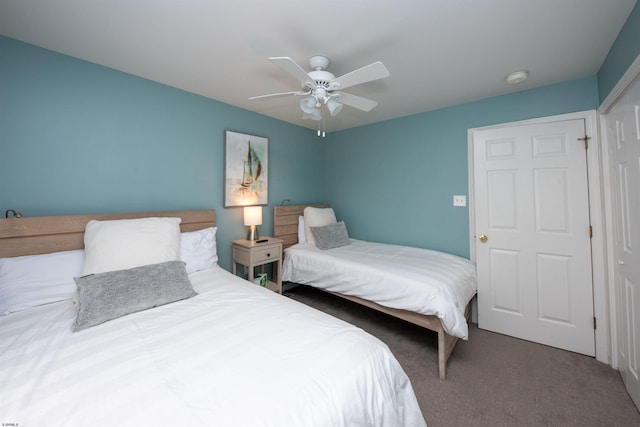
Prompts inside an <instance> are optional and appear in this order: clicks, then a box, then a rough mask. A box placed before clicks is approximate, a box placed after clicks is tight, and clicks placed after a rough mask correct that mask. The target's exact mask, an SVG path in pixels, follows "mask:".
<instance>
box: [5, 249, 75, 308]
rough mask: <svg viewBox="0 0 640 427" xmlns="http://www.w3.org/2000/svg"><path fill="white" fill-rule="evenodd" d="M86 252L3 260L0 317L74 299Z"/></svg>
mask: <svg viewBox="0 0 640 427" xmlns="http://www.w3.org/2000/svg"><path fill="white" fill-rule="evenodd" d="M83 264H84V251H83V250H81V249H79V250H75V251H64V252H54V253H51V254H43V255H27V256H20V257H13V258H0V315H2V316H4V315H7V314H9V313H15V312H18V311H21V310H26V309H28V308H32V307H37V306H39V305H43V304H50V303H52V302H58V301H63V300H66V299H72V298H73V296H74V294H75V292H76V284H75V282H74V280H73V278H74V277H76V276H79V275H80V273H81V272H82V266H83Z"/></svg>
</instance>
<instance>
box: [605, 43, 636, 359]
mask: <svg viewBox="0 0 640 427" xmlns="http://www.w3.org/2000/svg"><path fill="white" fill-rule="evenodd" d="M638 75H640V55H638V56H637V57H636V59H635V60H634V61H633V62H632V63H631V65H630V66H629V68H628V69H627V71H625V73H624V74H623V75H622V77H621V78H620V80H618V82H617V83H616V85H615V86H614V87H613V89H611V91H610V92H609V94H608V95H607V97H606V98H605V99H604V101H602V103H601V104H600V106H599V107H598V119H599V126H600V128H599V129H600V132H601V136H600V139H601V141H602V143H601V147H600V149H601V152H602V154H601V155H602V165H603V168H602V173H603V185H604V188H606V189H608V191H606V192H605V197H606V200H605V203H604V205H605V210H606V212H605V219H606V222H605V227H606V241H605V244H606V245H608V247H609V248H611V250H610V251H608V254H607V262H608V263H609V264H608V265H611V266H612V268H610V269H608V271H607V281H608V283H609V284H610V285H609V289H608V299H609V301H610V303H609V315H610V319H611V322H610V323H611V326H610V329H611V336H610V341H611V344H610V345H611V347H610V348H611V366H612V367H613V368H614V369H618V325H617V323H616V319H617V313H618V306H617V298H616V286H615V284H616V283H617V272H616V269H615V268H613V266H614V265H615V261H616V260H615V259H614V258H615V257H614V255H615V254H614V251H613V248H614V245H615V242H614V236H615V234H614V218H613V200H612V197H611V192H612V191H614V190H615V189H614V188H613V178H612V177H611V173H610V166H611V159H610V158H609V152H608V150H607V146H608V144H609V141H608V139H607V133H606V132H605V131H604V129H606V125H607V123H606V119H607V114H608V113H609V111H610V110H611V107H613V105H614V104H615V103H616V101H617V100H618V98H620V96H622V95H623V94H624V93H625V91H626V90H627V88H628V87H629V86H630V85H631V84H632V83H633V81H634V80H635V78H636V77H637V76H638Z"/></svg>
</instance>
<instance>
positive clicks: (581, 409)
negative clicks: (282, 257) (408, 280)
mask: <svg viewBox="0 0 640 427" xmlns="http://www.w3.org/2000/svg"><path fill="white" fill-rule="evenodd" d="M285 295H286V296H288V297H290V298H292V299H295V300H297V301H299V302H302V303H304V304H307V305H310V306H312V307H315V308H317V309H319V310H322V311H324V312H326V313H329V314H331V315H333V316H335V317H338V318H341V319H343V320H345V321H347V322H349V323H352V324H354V325H356V326H358V327H360V328H362V329H364V330H366V331H367V332H369V333H371V334H372V335H374V336H376V337H378V338H380V339H381V340H382V341H384V342H385V343H386V344H387V345H388V346H389V347H390V348H391V351H392V352H393V354H394V355H395V356H396V358H397V359H398V361H399V362H400V364H401V365H402V367H403V368H404V370H405V372H406V373H407V375H408V376H409V378H410V379H411V384H412V385H413V388H414V390H415V392H416V396H417V397H418V401H419V403H420V408H421V409H422V413H423V415H424V417H425V420H426V421H427V424H428V425H429V427H441V426H442V427H445V426H446V427H448V426H456V427H463V426H518V427H520V426H523V427H524V426H581V427H590V426H607V427H613V426H620V427H623V426H624V427H631V426H640V412H638V410H637V409H636V407H635V406H634V404H633V402H632V401H631V399H630V397H629V395H628V394H627V392H626V390H625V388H624V384H623V383H622V380H621V378H620V375H619V374H618V372H617V371H616V370H613V369H612V368H611V367H610V366H608V365H605V364H602V363H600V362H598V361H596V360H595V359H594V358H592V357H587V356H582V355H579V354H575V353H571V352H567V351H564V350H559V349H555V348H551V347H547V346H544V345H540V344H535V343H531V342H528V341H523V340H519V339H517V338H511V337H507V336H504V335H500V334H496V333H492V332H488V331H484V330H481V329H478V328H477V327H476V325H471V326H470V331H469V340H468V341H462V340H460V341H458V345H457V347H456V349H455V350H454V352H453V354H452V356H451V358H450V359H449V363H448V367H447V380H446V381H440V380H439V379H438V368H437V367H438V360H437V344H436V334H435V333H433V332H431V331H428V330H425V329H422V328H419V327H417V326H414V325H411V324H409V323H406V322H403V321H401V320H398V319H394V318H392V317H389V316H387V315H384V314H382V313H378V312H375V311H373V310H370V309H367V308H365V307H362V306H359V305H357V304H355V303H352V302H350V301H346V300H344V299H342V298H339V297H335V296H333V295H329V294H326V293H324V292H322V291H318V290H315V289H313V288H309V287H306V286H298V287H295V288H293V289H290V290H288V291H286V292H285Z"/></svg>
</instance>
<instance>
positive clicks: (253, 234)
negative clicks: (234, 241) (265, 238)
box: [247, 225, 260, 240]
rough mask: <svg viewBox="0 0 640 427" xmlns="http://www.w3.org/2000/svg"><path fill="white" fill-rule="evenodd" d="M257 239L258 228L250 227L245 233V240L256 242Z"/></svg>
mask: <svg viewBox="0 0 640 427" xmlns="http://www.w3.org/2000/svg"><path fill="white" fill-rule="evenodd" d="M259 238H260V236H259V235H258V228H257V227H256V226H255V225H250V226H249V231H247V240H258V239H259Z"/></svg>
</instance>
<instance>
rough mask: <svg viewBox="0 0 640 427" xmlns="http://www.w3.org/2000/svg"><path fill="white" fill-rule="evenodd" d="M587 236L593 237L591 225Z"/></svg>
mask: <svg viewBox="0 0 640 427" xmlns="http://www.w3.org/2000/svg"><path fill="white" fill-rule="evenodd" d="M589 238H590V239H593V227H592V226H591V225H590V226H589Z"/></svg>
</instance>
